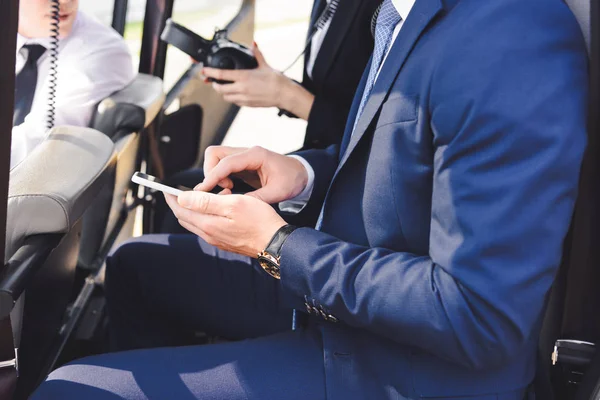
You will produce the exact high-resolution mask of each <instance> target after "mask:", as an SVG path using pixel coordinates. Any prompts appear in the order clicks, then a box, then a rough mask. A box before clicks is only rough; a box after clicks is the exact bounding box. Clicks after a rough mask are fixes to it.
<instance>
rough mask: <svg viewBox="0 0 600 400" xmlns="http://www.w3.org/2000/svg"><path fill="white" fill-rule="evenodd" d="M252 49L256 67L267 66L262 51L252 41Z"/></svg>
mask: <svg viewBox="0 0 600 400" xmlns="http://www.w3.org/2000/svg"><path fill="white" fill-rule="evenodd" d="M252 51H253V52H254V57H255V58H256V62H257V63H258V67H259V68H260V67H268V66H269V64H267V61H266V60H265V56H263V53H262V51H260V50H259V48H258V45H257V44H256V42H254V45H253V46H252Z"/></svg>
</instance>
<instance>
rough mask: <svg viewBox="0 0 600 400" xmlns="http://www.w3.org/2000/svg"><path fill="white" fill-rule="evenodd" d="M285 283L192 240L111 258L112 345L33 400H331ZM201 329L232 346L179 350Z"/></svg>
mask: <svg viewBox="0 0 600 400" xmlns="http://www.w3.org/2000/svg"><path fill="white" fill-rule="evenodd" d="M279 296H280V286H279V281H277V280H275V279H273V278H271V277H270V276H269V275H267V274H266V273H265V272H264V271H262V270H261V269H260V267H259V266H258V264H257V263H256V261H254V260H252V259H250V258H248V257H243V256H239V255H235V254H232V253H228V252H223V251H220V250H218V249H216V248H214V247H212V246H210V245H208V244H206V243H205V242H203V241H202V240H201V239H199V238H198V237H196V236H194V235H153V236H144V237H142V238H139V239H135V240H132V241H130V242H128V243H126V244H124V245H123V246H121V247H120V248H119V249H118V250H117V251H116V252H115V253H114V254H113V255H112V256H111V257H110V258H109V260H108V262H107V272H106V298H107V306H108V312H109V318H110V320H109V322H110V325H109V326H110V337H111V344H112V347H113V348H114V349H115V350H116V351H119V352H116V353H110V354H105V355H101V356H94V357H88V358H85V359H82V360H78V361H75V362H72V363H70V364H67V365H66V366H64V367H61V368H59V369H58V370H56V371H54V372H53V373H51V374H50V376H49V377H48V378H47V380H46V382H44V383H43V384H42V385H41V386H40V388H39V389H38V390H37V391H36V392H35V394H34V395H33V397H32V398H33V399H89V400H95V399H128V400H129V399H131V400H133V399H135V400H138V399H182V400H185V399H232V400H235V399H279V398H285V399H324V398H325V397H326V396H325V379H324V366H323V347H322V340H321V336H320V334H319V330H318V328H317V327H316V326H312V325H309V326H307V327H306V328H303V329H301V330H297V331H291V330H290V327H291V310H289V309H285V308H283V307H281V306H280V302H279ZM196 331H203V332H206V333H208V334H209V335H217V336H219V337H222V338H226V339H230V340H233V341H232V342H227V343H223V344H218V345H204V346H185V347H173V346H180V345H181V344H183V343H186V342H187V340H188V338H189V337H191V335H193V333H194V332H196Z"/></svg>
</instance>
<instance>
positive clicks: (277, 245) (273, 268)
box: [258, 224, 296, 279]
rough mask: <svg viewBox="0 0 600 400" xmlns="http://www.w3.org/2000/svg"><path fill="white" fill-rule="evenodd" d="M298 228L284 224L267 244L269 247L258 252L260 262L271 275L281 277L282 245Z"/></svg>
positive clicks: (276, 277)
mask: <svg viewBox="0 0 600 400" xmlns="http://www.w3.org/2000/svg"><path fill="white" fill-rule="evenodd" d="M294 230H296V227H295V226H294V225H290V224H287V225H284V226H282V227H281V228H279V229H278V230H277V232H275V234H274V235H273V238H272V239H271V241H270V242H269V244H268V245H267V248H266V249H264V250H263V251H261V252H260V253H258V263H259V264H260V266H261V267H262V269H264V270H265V272H266V273H267V274H269V275H271V276H272V277H273V278H275V279H281V273H280V270H279V259H280V257H281V247H282V246H283V243H284V242H285V240H286V239H287V238H288V236H290V233H292V232H293V231H294Z"/></svg>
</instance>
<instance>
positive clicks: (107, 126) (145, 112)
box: [90, 74, 165, 139]
mask: <svg viewBox="0 0 600 400" xmlns="http://www.w3.org/2000/svg"><path fill="white" fill-rule="evenodd" d="M164 102H165V94H164V92H163V85H162V80H161V79H160V78H157V77H155V76H152V75H145V74H138V75H137V77H136V78H135V79H134V80H133V82H131V83H130V84H129V85H128V86H127V87H125V88H124V89H122V90H119V91H118V92H115V93H113V94H112V95H110V96H109V97H107V98H106V99H104V100H102V101H101V102H100V103H99V104H98V107H97V108H96V112H95V113H94V116H93V117H92V122H91V124H90V126H91V127H92V128H94V129H96V130H99V131H100V132H102V133H104V134H105V135H107V136H108V137H110V138H115V139H118V137H120V136H121V135H124V134H129V133H133V132H140V131H141V130H142V129H144V128H145V127H146V126H148V125H149V124H150V123H151V122H152V121H153V120H154V118H155V117H156V115H157V114H158V113H159V112H160V110H161V109H162V106H163V104H164Z"/></svg>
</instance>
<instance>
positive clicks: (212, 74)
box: [202, 67, 245, 82]
mask: <svg viewBox="0 0 600 400" xmlns="http://www.w3.org/2000/svg"><path fill="white" fill-rule="evenodd" d="M244 73H245V72H244V70H239V69H219V68H209V67H206V68H203V69H202V75H204V76H205V77H207V78H213V79H216V80H219V81H230V82H236V81H239V80H240V79H242V78H243V77H244Z"/></svg>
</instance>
